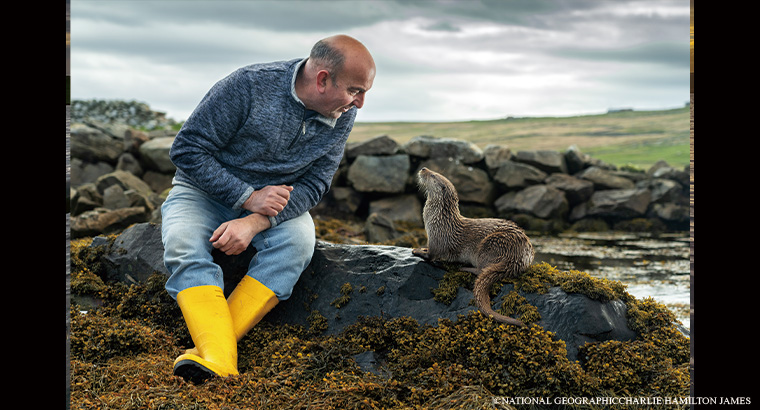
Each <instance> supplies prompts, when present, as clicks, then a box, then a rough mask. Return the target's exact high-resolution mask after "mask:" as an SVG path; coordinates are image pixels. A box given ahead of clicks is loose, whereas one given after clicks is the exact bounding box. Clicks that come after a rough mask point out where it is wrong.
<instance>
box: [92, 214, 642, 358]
mask: <svg viewBox="0 0 760 410" xmlns="http://www.w3.org/2000/svg"><path fill="white" fill-rule="evenodd" d="M90 246H91V247H96V246H101V247H103V252H102V253H101V255H102V256H101V258H102V265H103V266H104V271H105V272H107V273H106V274H105V276H107V278H108V279H109V280H118V281H123V282H126V283H136V282H138V283H139V282H141V281H144V280H145V279H147V278H148V277H149V276H150V275H151V274H153V273H154V272H158V273H162V274H168V273H167V271H166V268H165V267H164V265H163V246H162V244H161V228H160V226H159V225H156V224H138V225H135V226H133V227H131V228H129V229H127V230H125V231H124V232H123V233H122V234H121V235H119V236H117V237H116V238H115V239H113V241H112V242H109V241H108V240H107V239H105V238H102V237H100V238H95V239H94V240H93V243H92V245H90ZM254 254H255V250H253V249H248V250H247V251H245V252H244V253H243V254H241V255H237V256H226V255H222V254H217V255H215V256H214V259H215V261H217V263H219V264H220V266H222V269H223V271H224V272H225V274H224V276H225V294H226V295H229V293H230V292H231V291H232V289H234V287H235V284H236V283H237V282H238V281H239V280H240V279H241V278H242V276H243V275H245V270H246V267H247V266H248V262H250V260H251V258H252V257H253V255H254ZM444 274H445V271H444V270H442V269H441V268H439V267H437V266H435V265H433V264H430V263H428V262H426V261H424V260H422V259H421V258H419V257H417V256H414V255H412V251H411V249H409V248H402V247H395V246H377V245H336V244H331V243H327V242H323V241H317V244H316V247H315V250H314V256H313V258H312V261H311V263H310V264H309V266H308V267H307V268H306V270H305V271H304V272H303V273H302V275H301V278H300V279H299V281H298V283H297V284H296V286H295V288H294V289H293V293H292V295H291V297H290V298H289V299H288V300H286V301H282V302H280V303H279V304H278V305H277V306H276V307H275V308H274V309H273V310H272V311H271V312H270V313H269V314H268V315H267V316H266V317H265V318H264V320H266V321H268V322H270V323H286V324H293V325H301V326H304V327H307V328H310V327H311V326H312V325H314V324H319V325H320V326H319V328H318V330H319V331H322V332H324V333H325V334H336V333H339V332H340V331H342V330H343V329H345V328H346V327H347V326H349V325H351V324H354V323H356V322H357V321H358V320H359V318H360V317H373V316H379V317H384V318H394V317H411V318H412V319H414V320H416V321H417V322H419V323H421V324H428V325H436V324H437V323H438V320H439V319H450V320H453V321H455V320H457V318H458V316H459V315H462V314H468V313H470V312H474V311H475V310H476V307H475V306H474V305H473V304H472V303H471V301H472V292H471V291H470V290H468V289H466V288H461V287H460V288H458V289H457V292H456V295H455V296H454V297H453V299H452V300H451V302H450V303H442V302H439V301H436V300H435V299H434V295H433V292H432V290H433V289H436V288H437V287H438V283H439V281H440V280H442V279H443V277H444ZM513 290H514V286H513V285H511V284H508V285H505V286H503V287H502V289H501V290H500V292H499V294H498V295H497V296H495V297H494V298H492V301H493V304H494V308H495V309H498V308H499V304H500V301H501V300H502V297H503V296H505V295H507V294H509V293H510V292H512V291H513ZM518 293H519V294H520V295H521V296H523V297H525V299H526V300H527V302H528V303H530V304H531V305H533V306H535V307H536V308H537V309H538V313H539V314H540V315H541V320H540V321H539V322H538V325H540V326H542V327H543V328H544V329H546V330H548V331H551V332H554V333H555V334H556V337H557V338H559V339H561V340H564V341H565V343H566V344H567V350H568V358H569V359H570V360H571V361H573V360H575V359H576V358H577V357H576V355H577V351H578V347H580V346H582V345H583V344H584V343H585V342H598V341H605V340H632V339H633V338H635V337H636V335H635V333H634V332H632V331H631V330H630V329H628V327H627V319H626V306H625V304H624V303H623V302H622V301H620V300H611V301H607V302H601V301H598V300H594V299H590V298H588V297H587V296H585V295H582V294H577V293H566V292H565V291H563V290H562V289H560V288H559V287H551V288H549V289H548V291H547V292H546V293H525V292H523V291H520V292H518ZM312 330H315V328H313V327H312Z"/></svg>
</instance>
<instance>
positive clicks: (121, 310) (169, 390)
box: [70, 242, 690, 410]
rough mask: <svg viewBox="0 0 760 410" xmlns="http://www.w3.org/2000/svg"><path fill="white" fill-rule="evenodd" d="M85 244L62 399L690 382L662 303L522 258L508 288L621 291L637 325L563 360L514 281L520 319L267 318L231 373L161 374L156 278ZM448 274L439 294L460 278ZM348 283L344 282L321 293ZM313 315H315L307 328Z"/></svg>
mask: <svg viewBox="0 0 760 410" xmlns="http://www.w3.org/2000/svg"><path fill="white" fill-rule="evenodd" d="M86 245H87V243H86V242H84V243H77V244H74V243H72V278H71V279H72V280H71V282H72V289H71V293H72V306H71V310H70V315H71V327H70V340H71V350H70V357H71V408H73V409H140V410H144V409H174V410H189V409H213V410H223V409H224V410H230V409H246V410H247V409H281V408H292V409H306V408H309V409H343V410H345V409H452V408H462V409H492V408H513V407H510V406H509V405H508V404H503V403H499V402H498V401H496V400H494V398H496V397H548V398H553V397H611V396H635V397H645V396H661V397H671V398H672V397H687V396H688V395H689V385H690V379H689V373H688V362H689V339H688V338H686V337H684V336H683V335H682V334H681V333H679V332H678V331H677V330H676V329H675V327H674V325H673V323H674V322H675V318H674V316H673V314H672V313H671V312H669V311H668V309H667V308H666V307H665V306H663V305H661V304H659V303H657V302H655V301H653V300H651V299H644V300H636V299H635V298H633V297H631V296H630V295H628V294H627V293H626V292H625V290H624V287H622V285H621V286H618V284H616V283H615V282H605V281H600V280H598V279H594V278H591V277H587V276H586V275H584V274H582V273H581V272H559V271H558V270H557V269H556V268H553V267H551V266H549V265H547V264H537V265H534V266H532V267H531V269H529V272H528V273H527V274H526V277H525V278H522V279H520V280H519V282H515V289H516V290H520V291H523V292H542V291H546V289H548V287H549V286H564V287H566V288H567V289H571V290H568V291H577V292H583V293H586V294H589V295H593V297H595V298H621V299H622V300H624V301H625V303H626V304H627V305H628V312H629V326H630V327H631V328H632V329H634V330H635V331H636V332H637V333H638V334H639V337H638V338H637V339H636V340H634V341H630V342H602V343H593V344H587V345H585V346H583V347H582V349H581V351H580V354H579V357H581V360H579V361H573V362H571V361H569V360H568V359H567V350H566V346H565V342H564V341H562V340H556V337H555V336H554V334H553V333H551V332H548V331H546V330H544V329H543V328H541V327H540V326H538V325H535V324H534V323H535V322H536V321H537V320H538V318H536V317H535V316H531V315H536V314H537V312H535V311H534V310H532V309H531V306H530V305H529V304H528V303H526V302H525V300H524V298H522V297H521V296H520V295H519V294H518V293H517V292H512V293H510V294H508V295H507V297H506V298H505V300H504V303H503V306H502V308H503V309H506V310H510V311H512V312H517V313H518V314H520V315H522V317H523V319H530V320H525V323H527V324H528V326H527V327H524V328H515V327H514V326H507V325H504V324H500V323H498V322H495V321H493V320H492V319H490V318H489V317H488V316H485V315H483V314H481V313H479V312H473V313H470V314H468V315H462V316H460V317H459V318H458V320H456V321H451V320H441V321H439V323H438V324H437V325H436V326H428V325H420V324H419V323H417V322H416V321H414V320H413V319H410V318H392V319H387V318H378V317H370V318H362V319H361V320H360V321H359V322H357V323H355V324H354V325H351V326H349V327H347V328H346V329H345V330H344V331H343V332H341V333H339V334H337V335H323V334H321V332H316V331H314V329H306V328H303V327H300V326H292V325H276V324H272V323H269V322H267V321H266V320H265V321H263V322H261V323H259V324H258V325H257V326H256V327H255V328H254V329H253V330H252V331H251V332H250V333H249V334H248V335H246V336H245V337H244V338H243V339H242V340H241V341H240V343H239V345H238V346H239V349H238V357H239V360H238V367H239V370H240V374H239V375H237V376H232V377H228V378H225V379H221V378H219V379H212V380H210V381H209V382H207V383H205V384H202V385H194V384H192V383H188V382H185V381H184V380H183V379H181V378H179V377H175V376H173V375H172V362H173V360H174V358H175V357H176V356H177V355H178V354H180V353H181V352H182V350H183V349H184V348H187V347H190V346H191V345H192V341H191V340H190V338H189V335H188V334H187V331H186V330H185V329H186V328H185V325H184V322H183V320H182V316H181V312H180V311H179V309H178V308H177V307H176V303H175V302H174V301H173V300H172V299H171V298H169V296H168V295H167V294H166V292H165V291H164V289H163V284H164V283H165V278H164V277H163V276H161V275H154V276H153V277H151V278H150V280H149V281H148V282H146V283H143V284H140V285H130V286H127V285H124V284H116V283H105V282H103V280H102V279H101V277H100V276H99V275H98V273H99V272H98V271H97V255H95V254H90V253H89V252H96V250H94V249H90V248H88V247H87V246H86ZM83 261H87V263H83ZM448 279H449V282H448V288H447V289H448V293H447V294H450V293H451V292H453V291H455V288H456V287H457V286H468V282H467V281H468V280H472V279H471V278H469V277H467V276H464V275H452V276H450V277H449V278H448ZM442 282H443V281H442ZM358 291H359V292H362V290H361V289H359V290H358ZM348 294H350V292H349V289H348V287H344V289H343V292H341V291H340V290H336V293H335V294H334V295H328V296H329V297H332V298H338V297H341V296H347V295H348ZM445 294H446V292H442V293H441V295H442V297H445V296H446V295H445ZM85 302H86V306H85V305H83V304H82V303H85ZM85 311H86V313H85ZM320 319H322V320H320ZM323 319H324V318H322V317H321V315H319V314H315V315H314V318H313V320H312V322H313V323H312V327H315V326H319V324H320V323H321V322H322V321H323ZM531 323H533V324H531ZM367 352H372V353H373V354H374V357H375V358H377V362H378V367H379V368H381V369H380V370H381V371H368V369H364V368H362V367H360V365H359V364H358V361H357V359H356V358H357V355H361V354H365V353H367ZM520 408H541V407H540V406H533V407H525V406H520ZM578 408H586V409H594V408H603V406H597V407H594V406H583V407H578ZM616 408H622V409H625V408H635V407H626V406H620V407H616ZM650 408H651V407H650ZM663 408H666V407H663ZM671 408H678V407H671Z"/></svg>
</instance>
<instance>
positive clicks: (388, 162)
mask: <svg viewBox="0 0 760 410" xmlns="http://www.w3.org/2000/svg"><path fill="white" fill-rule="evenodd" d="M75 103H76V102H75ZM74 106H77V105H74ZM73 111H74V110H73V109H72V120H71V126H70V134H71V177H70V187H69V192H68V196H67V205H69V206H70V208H68V209H67V212H70V214H71V227H70V229H71V235H72V237H73V238H77V237H85V236H95V235H98V234H102V233H105V234H107V233H112V232H118V231H120V230H122V229H124V228H126V227H127V226H129V225H131V224H133V223H139V222H160V212H159V211H158V209H159V208H160V205H161V203H162V202H163V199H164V198H165V196H166V194H167V192H168V189H169V188H171V180H172V177H173V174H174V170H175V168H174V165H173V164H172V163H171V161H170V160H169V149H170V148H171V144H172V141H173V139H174V137H175V135H176V131H174V130H171V129H169V128H166V127H162V128H156V129H154V130H151V131H141V130H138V129H136V128H135V127H134V126H133V125H130V124H133V123H132V122H130V121H129V120H125V119H123V118H122V117H123V116H124V114H120V115H117V116H116V119H115V120H112V121H105V120H106V117H104V116H103V115H95V116H90V117H88V116H83V115H81V114H78V115H76V116H75V115H74V113H73ZM132 111H135V110H132ZM132 111H129V110H128V112H132ZM143 116H145V115H143ZM157 117H158V118H159V119H160V118H162V115H161V114H160V113H158V114H157ZM157 123H158V121H157V120H149V121H148V124H151V125H155V124H157ZM423 166H425V167H428V168H430V169H433V170H435V171H438V172H440V173H442V174H444V175H446V176H447V177H448V178H449V179H450V180H451V181H452V182H453V183H454V185H455V186H456V187H457V190H458V192H459V195H460V202H461V205H460V206H461V208H462V213H463V214H465V215H468V216H497V217H504V218H510V219H514V220H515V221H517V222H518V223H519V224H520V225H522V226H523V227H524V228H526V229H529V230H535V231H557V230H565V229H575V230H580V231H583V230H607V229H610V228H616V229H617V228H620V227H622V228H620V229H623V230H625V229H640V230H649V231H656V230H677V231H684V230H686V229H687V228H688V224H689V169H688V167H686V168H685V169H678V168H674V167H671V166H669V165H668V164H667V163H664V162H662V161H661V162H658V163H657V164H655V165H654V166H652V167H651V168H650V169H649V170H646V171H637V170H631V169H619V168H618V167H616V166H614V165H610V164H606V163H604V162H602V161H600V160H598V159H595V158H591V157H590V156H589V155H587V154H584V153H582V152H580V151H579V150H578V149H577V148H575V147H570V148H568V149H567V150H566V151H564V152H557V151H519V152H512V151H511V150H510V149H509V147H506V146H500V145H489V146H487V147H485V148H484V149H481V148H479V147H478V146H476V145H474V144H472V143H470V142H466V141H461V140H453V139H442V138H435V137H432V136H424V135H421V136H418V137H415V138H413V139H412V140H410V141H409V142H408V143H406V144H404V145H400V144H398V143H397V142H396V141H394V140H393V139H392V138H390V137H389V136H387V135H381V136H377V137H375V138H373V139H370V140H368V141H364V142H361V143H351V144H348V146H347V147H346V151H345V155H344V159H343V161H342V164H341V166H340V168H339V170H338V172H337V173H336V175H335V178H334V180H333V184H332V187H331V190H330V192H329V193H328V194H327V195H326V196H325V198H324V199H323V201H322V202H321V203H320V204H319V205H318V206H317V207H316V208H314V209H313V210H312V214H315V215H326V216H333V217H336V218H339V219H347V218H348V219H358V220H361V221H366V226H365V233H366V237H367V240H368V241H369V242H372V243H374V242H382V241H384V240H388V239H393V238H397V237H399V236H402V235H404V233H405V230H404V228H403V227H402V226H407V225H408V224H409V223H411V224H412V225H415V226H421V225H422V221H421V212H422V205H423V204H424V198H423V197H422V194H421V193H420V191H419V189H418V187H417V183H416V172H417V170H418V169H419V168H421V167H423Z"/></svg>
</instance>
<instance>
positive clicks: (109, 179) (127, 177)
mask: <svg viewBox="0 0 760 410" xmlns="http://www.w3.org/2000/svg"><path fill="white" fill-rule="evenodd" d="M111 185H118V186H119V187H121V189H123V190H124V191H127V190H130V189H132V190H135V191H137V192H139V193H141V194H143V195H146V196H150V194H152V193H153V190H152V189H151V187H150V186H149V185H148V184H147V183H145V181H143V180H142V179H140V178H138V177H136V176H135V175H134V174H132V173H130V172H126V171H119V170H117V171H114V172H111V173H108V174H105V175H102V176H100V177H99V178H98V179H97V180H96V181H95V186H96V187H97V188H98V192H100V193H101V194H103V193H104V192H105V190H106V188H108V187H110V186H111Z"/></svg>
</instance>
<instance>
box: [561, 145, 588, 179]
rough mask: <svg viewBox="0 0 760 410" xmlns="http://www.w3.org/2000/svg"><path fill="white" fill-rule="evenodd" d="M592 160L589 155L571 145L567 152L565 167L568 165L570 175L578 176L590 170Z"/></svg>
mask: <svg viewBox="0 0 760 410" xmlns="http://www.w3.org/2000/svg"><path fill="white" fill-rule="evenodd" d="M590 159H591V158H590V157H589V156H588V154H584V153H582V152H581V151H580V150H579V149H578V147H577V146H575V145H571V146H570V147H569V148H568V149H567V150H566V151H565V165H567V172H568V173H569V174H577V173H578V172H580V171H582V170H584V169H586V168H588V167H589V166H590V164H589V162H590Z"/></svg>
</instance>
